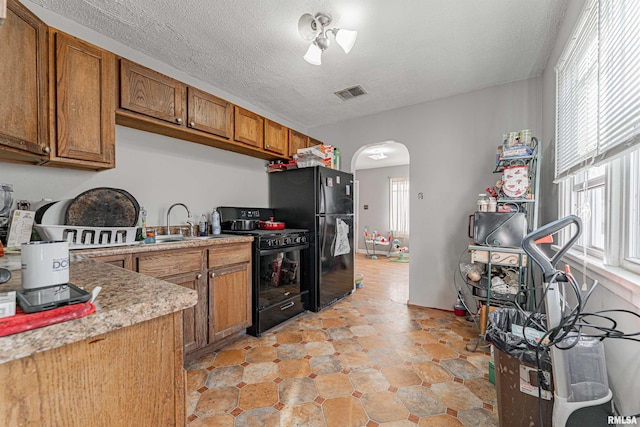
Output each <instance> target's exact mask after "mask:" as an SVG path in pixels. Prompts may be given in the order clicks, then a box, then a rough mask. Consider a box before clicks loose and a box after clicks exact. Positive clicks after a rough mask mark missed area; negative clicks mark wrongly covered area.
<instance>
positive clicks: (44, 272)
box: [21, 240, 69, 289]
mask: <svg viewBox="0 0 640 427" xmlns="http://www.w3.org/2000/svg"><path fill="white" fill-rule="evenodd" d="M21 261H22V287H23V288H24V289H35V288H44V287H46V286H54V285H62V284H66V283H69V242H66V241H61V240H55V241H46V242H29V243H23V244H22V245H21Z"/></svg>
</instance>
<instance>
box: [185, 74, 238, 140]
mask: <svg viewBox="0 0 640 427" xmlns="http://www.w3.org/2000/svg"><path fill="white" fill-rule="evenodd" d="M187 111H188V115H189V123H188V124H187V125H188V126H189V127H190V128H192V129H196V130H200V131H202V132H207V133H210V134H213V135H218V136H221V137H223V138H231V136H232V134H233V126H232V123H233V105H231V103H229V102H227V101H225V100H224V99H220V98H218V97H216V96H213V95H211V94H209V93H206V92H203V91H201V90H199V89H195V88H192V87H188V88H187Z"/></svg>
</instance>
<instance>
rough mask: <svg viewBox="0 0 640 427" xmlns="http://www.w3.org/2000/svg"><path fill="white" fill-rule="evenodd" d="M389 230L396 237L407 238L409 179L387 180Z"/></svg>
mask: <svg viewBox="0 0 640 427" xmlns="http://www.w3.org/2000/svg"><path fill="white" fill-rule="evenodd" d="M389 202H390V203H389V229H391V230H393V234H394V236H396V237H407V236H409V178H390V179H389Z"/></svg>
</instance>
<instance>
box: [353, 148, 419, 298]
mask: <svg viewBox="0 0 640 427" xmlns="http://www.w3.org/2000/svg"><path fill="white" fill-rule="evenodd" d="M409 168H410V161H409V150H408V149H407V147H406V146H405V145H404V144H402V143H400V142H397V141H393V140H388V141H383V142H376V143H372V144H367V145H364V146H362V147H360V148H359V149H358V150H357V151H356V153H355V154H354V156H353V157H352V161H351V170H352V171H353V173H354V180H355V192H354V193H355V197H354V202H355V224H354V225H355V230H356V231H355V236H354V241H355V258H356V273H358V272H359V271H357V270H358V267H361V269H365V270H367V269H368V270H370V272H371V273H372V274H376V275H380V274H382V275H385V276H386V275H387V274H389V280H385V283H386V284H387V287H386V288H385V290H384V291H385V294H386V296H387V297H389V298H390V299H392V300H394V301H396V302H402V303H406V302H407V301H408V299H409V264H408V262H409V258H410V235H409V200H410V197H409V176H410V174H409ZM365 232H366V233H367V234H368V238H366V237H365ZM376 238H378V239H379V242H376V244H375V245H374V244H373V243H374V242H373V240H375V239H376ZM400 264H402V265H400ZM361 273H363V274H365V276H366V272H364V271H362V272H361ZM394 273H395V274H394ZM365 280H366V279H365Z"/></svg>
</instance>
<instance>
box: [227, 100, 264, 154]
mask: <svg viewBox="0 0 640 427" xmlns="http://www.w3.org/2000/svg"><path fill="white" fill-rule="evenodd" d="M234 139H235V140H236V141H238V142H242V143H244V144H248V145H251V146H252V147H256V148H262V147H263V143H264V118H263V117H262V116H259V115H257V114H256V113H253V112H251V111H249V110H245V109H244V108H241V107H238V106H237V105H236V106H235V137H234Z"/></svg>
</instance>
